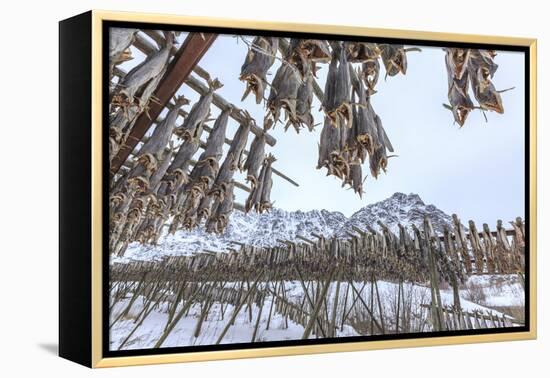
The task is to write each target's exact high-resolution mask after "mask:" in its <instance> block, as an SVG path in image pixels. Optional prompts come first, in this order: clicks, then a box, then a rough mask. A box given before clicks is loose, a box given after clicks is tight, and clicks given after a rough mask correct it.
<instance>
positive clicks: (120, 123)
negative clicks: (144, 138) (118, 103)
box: [109, 68, 166, 161]
mask: <svg viewBox="0 0 550 378" xmlns="http://www.w3.org/2000/svg"><path fill="white" fill-rule="evenodd" d="M165 71H166V68H165V69H164V70H163V71H162V72H161V73H160V74H159V75H157V77H155V78H154V79H152V80H150V81H149V82H148V83H147V85H146V86H145V88H144V89H143V91H142V92H141V95H140V97H139V101H138V103H135V102H133V103H131V104H127V105H125V106H123V107H119V108H117V110H116V112H115V113H114V114H113V115H112V116H111V117H110V119H109V135H110V137H109V161H111V160H112V159H113V158H114V157H115V156H116V154H118V152H119V150H120V148H121V147H122V145H123V144H124V143H125V142H126V139H128V135H129V134H130V132H131V131H132V128H133V127H134V123H135V122H136V120H137V119H138V116H139V115H140V114H141V113H143V112H146V113H147V111H148V108H149V101H150V100H151V99H152V97H153V92H154V91H155V90H156V89H157V86H158V84H159V82H160V79H161V78H162V76H163V75H164V72H165Z"/></svg>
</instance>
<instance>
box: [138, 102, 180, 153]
mask: <svg viewBox="0 0 550 378" xmlns="http://www.w3.org/2000/svg"><path fill="white" fill-rule="evenodd" d="M187 104H189V100H188V99H186V98H185V97H184V96H179V97H177V98H176V99H175V105H174V107H173V108H172V109H170V111H169V112H168V114H167V115H166V118H164V120H163V121H162V122H161V123H160V124H158V125H157V127H155V130H154V131H153V134H151V137H150V138H149V139H148V140H147V142H145V144H144V145H143V146H142V147H141V149H140V150H139V155H142V154H152V155H153V156H155V157H156V158H157V159H158V160H161V159H162V155H163V153H164V149H165V148H166V146H167V145H168V142H170V139H171V138H172V134H173V132H174V129H175V126H176V120H177V118H178V115H179V111H180V109H181V108H182V107H183V106H184V105H187Z"/></svg>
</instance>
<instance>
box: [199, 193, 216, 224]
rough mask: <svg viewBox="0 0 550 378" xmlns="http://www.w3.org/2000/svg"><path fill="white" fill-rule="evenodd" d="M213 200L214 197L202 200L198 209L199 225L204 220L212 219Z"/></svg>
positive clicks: (206, 197)
mask: <svg viewBox="0 0 550 378" xmlns="http://www.w3.org/2000/svg"><path fill="white" fill-rule="evenodd" d="M213 199H214V197H213V196H205V197H203V199H202V200H201V203H200V204H199V208H198V209H197V220H196V222H197V224H200V223H201V222H202V221H203V220H207V219H208V218H210V215H211V214H212V212H211V210H212V201H213Z"/></svg>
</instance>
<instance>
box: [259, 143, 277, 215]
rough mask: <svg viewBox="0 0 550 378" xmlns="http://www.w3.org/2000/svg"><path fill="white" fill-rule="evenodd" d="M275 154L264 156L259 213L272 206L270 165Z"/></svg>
mask: <svg viewBox="0 0 550 378" xmlns="http://www.w3.org/2000/svg"><path fill="white" fill-rule="evenodd" d="M275 160H276V159H275V156H273V155H271V154H269V155H268V156H267V157H266V168H265V174H264V177H263V184H262V196H261V199H260V208H259V213H260V214H261V213H263V212H264V211H269V210H271V208H272V207H273V203H272V202H271V188H272V187H273V179H272V173H273V168H272V167H271V166H272V164H273V162H275Z"/></svg>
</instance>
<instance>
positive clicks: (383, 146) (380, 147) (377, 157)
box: [369, 115, 393, 178]
mask: <svg viewBox="0 0 550 378" xmlns="http://www.w3.org/2000/svg"><path fill="white" fill-rule="evenodd" d="M374 119H375V122H376V131H377V136H378V138H377V140H375V141H374V143H375V147H374V152H373V153H372V154H370V155H369V166H370V172H371V174H372V176H373V177H374V178H378V175H379V173H380V169H382V170H383V171H384V172H386V168H387V166H388V156H387V154H386V150H388V151H390V152H393V146H392V145H391V143H390V140H389V138H388V136H387V135H386V132H385V131H384V127H383V126H382V120H381V119H380V117H379V116H378V115H375V116H374Z"/></svg>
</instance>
